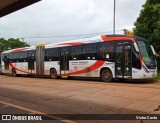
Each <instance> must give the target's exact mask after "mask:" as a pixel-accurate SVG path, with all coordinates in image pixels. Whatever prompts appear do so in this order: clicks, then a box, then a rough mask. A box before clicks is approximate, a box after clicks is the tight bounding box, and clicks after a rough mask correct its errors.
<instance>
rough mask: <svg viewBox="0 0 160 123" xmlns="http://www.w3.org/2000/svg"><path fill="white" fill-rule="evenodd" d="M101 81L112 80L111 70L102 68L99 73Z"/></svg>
mask: <svg viewBox="0 0 160 123" xmlns="http://www.w3.org/2000/svg"><path fill="white" fill-rule="evenodd" d="M101 78H102V81H104V82H110V81H112V80H113V75H112V72H111V71H110V70H109V69H104V70H103V71H102V73H101Z"/></svg>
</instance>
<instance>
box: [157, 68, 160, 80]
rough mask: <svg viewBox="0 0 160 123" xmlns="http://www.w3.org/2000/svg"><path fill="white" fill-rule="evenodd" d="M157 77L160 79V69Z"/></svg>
mask: <svg viewBox="0 0 160 123" xmlns="http://www.w3.org/2000/svg"><path fill="white" fill-rule="evenodd" d="M156 79H158V80H160V70H158V73H157V77H156Z"/></svg>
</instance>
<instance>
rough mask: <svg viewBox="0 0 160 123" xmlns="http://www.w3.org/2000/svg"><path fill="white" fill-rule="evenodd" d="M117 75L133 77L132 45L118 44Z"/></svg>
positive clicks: (116, 57) (118, 76)
mask: <svg viewBox="0 0 160 123" xmlns="http://www.w3.org/2000/svg"><path fill="white" fill-rule="evenodd" d="M115 77H116V78H132V45H131V44H124V43H123V44H120V45H116V53H115Z"/></svg>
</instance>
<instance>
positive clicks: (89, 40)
mask: <svg viewBox="0 0 160 123" xmlns="http://www.w3.org/2000/svg"><path fill="white" fill-rule="evenodd" d="M135 39H138V40H145V39H144V38H140V37H138V36H127V35H101V36H94V37H90V38H84V39H77V40H71V41H64V42H59V43H53V44H48V45H45V47H46V48H53V47H65V46H76V45H81V44H87V43H95V42H101V41H112V40H132V41H133V42H135ZM34 49H36V46H31V47H23V48H17V49H12V50H7V51H4V52H3V53H10V52H21V51H29V50H34Z"/></svg>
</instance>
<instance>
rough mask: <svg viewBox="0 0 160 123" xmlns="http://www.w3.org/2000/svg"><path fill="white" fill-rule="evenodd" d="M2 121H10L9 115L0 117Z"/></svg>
mask: <svg viewBox="0 0 160 123" xmlns="http://www.w3.org/2000/svg"><path fill="white" fill-rule="evenodd" d="M2 120H12V119H11V115H2Z"/></svg>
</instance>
